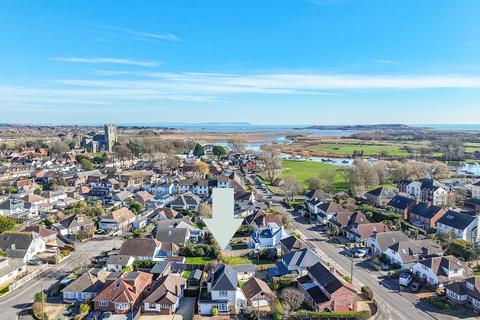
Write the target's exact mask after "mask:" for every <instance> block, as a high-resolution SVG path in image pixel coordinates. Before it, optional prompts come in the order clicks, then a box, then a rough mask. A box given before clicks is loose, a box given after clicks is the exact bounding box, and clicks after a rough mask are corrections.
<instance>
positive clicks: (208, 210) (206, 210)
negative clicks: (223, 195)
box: [198, 202, 212, 218]
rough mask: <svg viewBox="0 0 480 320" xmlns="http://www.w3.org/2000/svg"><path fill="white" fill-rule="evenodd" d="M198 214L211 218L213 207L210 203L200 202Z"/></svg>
mask: <svg viewBox="0 0 480 320" xmlns="http://www.w3.org/2000/svg"><path fill="white" fill-rule="evenodd" d="M198 214H199V215H200V216H201V217H202V218H211V217H212V207H211V206H210V205H209V204H208V203H203V202H202V203H200V205H199V206H198Z"/></svg>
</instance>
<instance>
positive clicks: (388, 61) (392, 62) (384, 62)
mask: <svg viewBox="0 0 480 320" xmlns="http://www.w3.org/2000/svg"><path fill="white" fill-rule="evenodd" d="M368 61H369V62H373V63H379V64H398V62H397V61H394V60H387V59H370V60H368Z"/></svg>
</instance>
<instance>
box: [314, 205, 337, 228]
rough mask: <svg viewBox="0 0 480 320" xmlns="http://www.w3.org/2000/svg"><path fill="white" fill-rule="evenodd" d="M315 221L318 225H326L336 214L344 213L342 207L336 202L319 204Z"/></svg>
mask: <svg viewBox="0 0 480 320" xmlns="http://www.w3.org/2000/svg"><path fill="white" fill-rule="evenodd" d="M317 211H318V212H313V213H317V221H318V223H320V224H327V223H328V221H330V219H332V218H333V216H334V215H336V214H337V213H338V212H342V211H344V209H343V207H342V206H341V205H339V204H338V203H336V202H333V201H331V202H326V203H321V204H320V205H318V206H317Z"/></svg>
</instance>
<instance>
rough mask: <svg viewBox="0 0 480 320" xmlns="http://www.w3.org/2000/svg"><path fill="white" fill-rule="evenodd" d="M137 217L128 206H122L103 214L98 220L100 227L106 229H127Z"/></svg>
mask: <svg viewBox="0 0 480 320" xmlns="http://www.w3.org/2000/svg"><path fill="white" fill-rule="evenodd" d="M135 217H136V216H135V214H134V213H133V212H132V211H130V210H128V209H127V208H125V207H124V208H120V209H118V210H115V211H112V212H110V213H109V214H107V215H105V216H103V217H102V219H101V220H100V221H99V222H98V227H99V228H100V229H103V230H106V231H116V230H127V229H129V227H130V224H131V223H132V222H133V221H134V220H135Z"/></svg>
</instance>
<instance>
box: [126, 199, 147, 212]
mask: <svg viewBox="0 0 480 320" xmlns="http://www.w3.org/2000/svg"><path fill="white" fill-rule="evenodd" d="M128 209H130V211H132V212H133V213H135V214H139V213H140V212H142V211H143V210H145V207H144V206H143V204H141V203H140V202H138V201H137V200H133V201H132V202H130V206H129V207H128Z"/></svg>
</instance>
